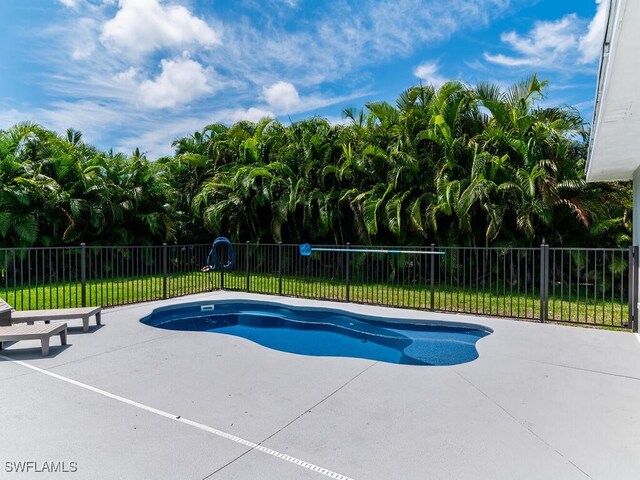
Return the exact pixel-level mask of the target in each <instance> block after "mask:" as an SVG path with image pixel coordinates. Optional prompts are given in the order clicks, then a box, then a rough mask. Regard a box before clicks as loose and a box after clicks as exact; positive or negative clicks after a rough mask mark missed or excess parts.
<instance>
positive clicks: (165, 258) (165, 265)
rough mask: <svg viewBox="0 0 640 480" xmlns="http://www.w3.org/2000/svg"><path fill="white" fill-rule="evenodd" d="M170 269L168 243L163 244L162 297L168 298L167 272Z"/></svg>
mask: <svg viewBox="0 0 640 480" xmlns="http://www.w3.org/2000/svg"><path fill="white" fill-rule="evenodd" d="M168 270H169V265H168V255H167V244H166V243H163V244H162V298H163V299H164V300H166V299H167V279H168V277H167V272H168Z"/></svg>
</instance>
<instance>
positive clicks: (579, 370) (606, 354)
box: [0, 292, 640, 480]
mask: <svg viewBox="0 0 640 480" xmlns="http://www.w3.org/2000/svg"><path fill="white" fill-rule="evenodd" d="M230 298H251V299H264V300H268V301H274V302H279V303H284V304H295V305H310V304H312V305H318V306H329V307H337V308H341V309H345V310H349V311H354V312H364V313H367V314H369V315H379V316H388V317H401V318H408V319H410V318H413V319H438V320H452V321H466V322H473V323H478V324H481V325H486V326H489V327H491V328H492V329H494V333H493V334H491V335H489V336H487V337H485V338H483V339H481V340H480V341H479V342H478V351H479V353H480V357H479V358H478V359H477V360H475V361H473V362H470V363H466V364H461V365H456V366H447V367H424V366H407V365H394V364H386V363H382V362H375V361H371V360H363V359H355V358H334V357H310V356H301V355H295V354H290V353H284V352H279V351H275V350H271V349H268V348H265V347H263V346H260V345H257V344H255V343H253V342H251V341H249V340H246V339H243V338H239V337H235V336H228V335H221V334H214V333H208V332H177V331H168V330H162V329H158V328H154V327H150V326H146V325H143V324H141V323H140V322H139V319H140V318H141V317H143V316H145V315H147V314H148V313H150V312H151V311H152V310H153V309H154V308H157V307H159V306H162V305H169V304H175V303H182V302H191V301H195V300H204V299H230ZM68 323H69V327H70V328H69V338H68V343H69V345H67V346H65V347H60V346H59V343H58V342H57V341H56V340H53V341H52V345H51V353H50V356H49V357H45V358H43V357H41V355H40V348H39V343H38V342H19V343H16V344H13V345H7V346H6V349H5V350H3V351H2V352H0V354H2V355H3V356H4V358H2V359H0V405H2V407H1V408H0V425H1V426H2V440H1V447H0V478H37V479H46V478H74V479H84V478H86V479H103V478H104V479H116V478H122V479H132V478H133V479H138V478H139V479H151V478H153V479H165V478H166V479H205V478H210V479H243V480H245V479H247V480H248V479H251V480H253V479H272V478H273V479H318V480H321V479H323V478H325V479H326V478H334V479H336V478H338V479H347V478H352V479H358V480H362V479H384V480H387V479H430V480H435V479H487V480H488V479H491V480H499V479H505V480H507V479H508V480H515V479H518V480H520V479H541V480H542V479H544V480H549V479H561V480H564V479H567V480H571V479H589V478H591V479H603V480H610V479H616V480H624V479H637V478H640V342H639V340H638V337H637V336H636V335H634V334H632V333H627V332H614V331H605V330H596V329H586V328H576V327H569V326H561V325H551V324H536V323H529V322H521V321H514V320H507V319H495V318H487V317H473V316H463V315H445V314H436V313H428V312H416V311H410V310H399V309H389V308H381V307H371V306H362V305H353V304H334V303H330V302H316V301H309V300H302V299H293V298H282V297H271V296H261V295H248V294H240V293H228V292H224V293H223V292H217V293H211V294H203V295H193V296H189V297H183V298H180V299H173V300H167V301H163V302H153V303H145V304H137V305H132V306H127V307H118V308H113V309H106V310H104V312H103V317H102V323H103V325H102V326H101V327H96V326H91V327H90V331H89V332H88V333H82V328H81V322H80V321H78V322H77V324H76V323H75V322H68ZM177 417H180V418H177ZM256 447H257V448H256ZM20 461H22V462H24V461H31V462H36V468H38V467H39V468H40V469H42V468H41V467H42V465H43V463H44V462H66V464H67V465H68V464H69V462H75V464H76V465H77V471H76V472H74V473H66V474H65V473H36V472H35V471H34V469H33V468H32V470H31V471H30V472H29V473H15V472H13V471H11V472H10V471H8V470H9V468H8V467H11V468H14V467H15V465H16V463H15V462H20ZM32 467H33V465H32Z"/></svg>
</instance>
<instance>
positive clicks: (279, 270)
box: [278, 242, 282, 295]
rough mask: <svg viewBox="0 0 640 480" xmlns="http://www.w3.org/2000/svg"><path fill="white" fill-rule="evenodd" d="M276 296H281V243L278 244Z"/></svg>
mask: <svg viewBox="0 0 640 480" xmlns="http://www.w3.org/2000/svg"><path fill="white" fill-rule="evenodd" d="M278 295H282V242H278Z"/></svg>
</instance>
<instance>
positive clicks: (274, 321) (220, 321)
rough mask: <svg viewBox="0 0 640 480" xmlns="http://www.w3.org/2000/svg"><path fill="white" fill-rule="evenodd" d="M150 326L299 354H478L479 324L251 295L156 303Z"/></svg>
mask: <svg viewBox="0 0 640 480" xmlns="http://www.w3.org/2000/svg"><path fill="white" fill-rule="evenodd" d="M141 321H142V322H143V323H145V324H147V325H151V326H153V327H158V328H165V329H168V330H188V331H203V332H215V333H224V334H227V335H236V336H238V337H243V338H247V339H249V340H252V341H253V342H256V343H258V344H260V345H263V346H265V347H269V348H272V349H275V350H280V351H283V352H291V353H297V354H301V355H316V356H333V357H357V358H366V359H370V360H378V361H381V362H389V363H398V364H404V365H456V364H459V363H464V362H469V361H471V360H475V359H476V358H477V357H478V352H477V350H476V342H477V341H478V340H480V339H481V338H482V337H485V336H487V335H489V334H490V333H491V330H490V329H488V328H486V327H482V326H479V325H472V324H452V326H449V325H442V324H434V323H433V322H432V323H426V322H423V323H422V324H416V323H399V322H398V321H395V322H390V321H384V319H383V318H379V317H376V318H372V317H361V316H356V315H355V314H352V313H347V312H343V311H339V310H326V309H312V308H309V309H307V308H301V307H289V306H283V305H279V304H270V303H265V302H249V301H217V302H211V301H209V302H195V303H184V304H179V305H173V306H169V307H162V308H157V309H155V310H154V311H153V312H152V313H151V314H150V315H149V316H147V317H145V318H143V319H142V320H141Z"/></svg>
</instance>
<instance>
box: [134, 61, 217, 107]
mask: <svg viewBox="0 0 640 480" xmlns="http://www.w3.org/2000/svg"><path fill="white" fill-rule="evenodd" d="M161 66H162V72H161V73H160V75H158V76H157V77H156V78H155V79H153V80H145V81H143V82H142V83H141V84H140V86H139V87H138V93H139V95H140V100H141V101H142V103H143V104H144V105H145V106H147V107H150V108H173V107H175V106H177V105H179V104H184V103H189V102H191V101H192V100H195V99H196V98H199V97H201V96H202V95H206V94H208V93H211V92H212V91H213V86H212V85H211V84H210V80H209V77H210V75H211V73H212V71H211V70H210V69H208V68H203V66H202V65H201V64H199V63H198V62H196V61H194V60H191V59H190V58H188V57H182V58H178V59H174V60H167V59H165V60H162V62H161ZM133 73H135V72H133ZM133 73H132V72H131V70H129V71H127V72H125V73H124V74H123V75H124V77H125V79H126V78H127V77H129V78H132V75H133Z"/></svg>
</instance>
